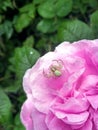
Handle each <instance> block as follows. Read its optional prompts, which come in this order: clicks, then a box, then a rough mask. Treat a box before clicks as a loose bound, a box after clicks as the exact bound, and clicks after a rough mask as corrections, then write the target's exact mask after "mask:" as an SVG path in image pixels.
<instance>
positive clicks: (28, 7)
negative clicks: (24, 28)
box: [19, 3, 35, 18]
mask: <svg viewBox="0 0 98 130" xmlns="http://www.w3.org/2000/svg"><path fill="white" fill-rule="evenodd" d="M19 11H20V13H28V15H29V16H30V17H31V18H34V17H35V6H34V4H33V3H31V4H27V5H25V6H23V7H22V8H20V9H19Z"/></svg>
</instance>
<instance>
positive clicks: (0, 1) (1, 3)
mask: <svg viewBox="0 0 98 130" xmlns="http://www.w3.org/2000/svg"><path fill="white" fill-rule="evenodd" d="M8 7H9V8H13V5H12V2H11V0H4V1H3V0H0V10H1V9H2V10H4V11H6V10H7V8H8Z"/></svg>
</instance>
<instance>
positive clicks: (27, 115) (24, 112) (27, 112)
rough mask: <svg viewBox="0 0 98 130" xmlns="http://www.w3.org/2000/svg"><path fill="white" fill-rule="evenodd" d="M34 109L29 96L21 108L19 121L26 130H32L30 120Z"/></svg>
mask: <svg viewBox="0 0 98 130" xmlns="http://www.w3.org/2000/svg"><path fill="white" fill-rule="evenodd" d="M33 109H34V107H33V103H32V99H31V96H29V98H28V99H27V100H26V101H25V103H24V104H23V106H22V108H21V115H20V118H21V121H22V123H23V124H24V126H25V127H26V130H32V129H33V121H32V118H31V114H32V110H33Z"/></svg>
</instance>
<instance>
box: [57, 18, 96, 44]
mask: <svg viewBox="0 0 98 130" xmlns="http://www.w3.org/2000/svg"><path fill="white" fill-rule="evenodd" d="M93 38H94V34H93V31H92V29H91V28H90V27H89V26H88V25H87V24H85V23H84V22H82V21H80V20H67V21H65V22H63V23H62V24H61V25H60V27H59V29H58V40H59V41H60V42H62V41H70V42H73V41H77V40H80V39H93Z"/></svg>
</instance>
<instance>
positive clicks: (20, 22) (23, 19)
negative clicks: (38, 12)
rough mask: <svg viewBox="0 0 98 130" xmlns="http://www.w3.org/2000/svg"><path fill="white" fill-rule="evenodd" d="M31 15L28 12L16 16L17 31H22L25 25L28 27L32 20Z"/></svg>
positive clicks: (15, 25)
mask: <svg viewBox="0 0 98 130" xmlns="http://www.w3.org/2000/svg"><path fill="white" fill-rule="evenodd" d="M31 20H32V19H31V17H30V16H29V15H28V14H27V13H23V14H20V15H19V16H18V17H15V20H14V27H15V29H16V31H17V32H21V31H22V30H23V29H24V28H25V27H27V26H28V25H29V24H30V22H31Z"/></svg>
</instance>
